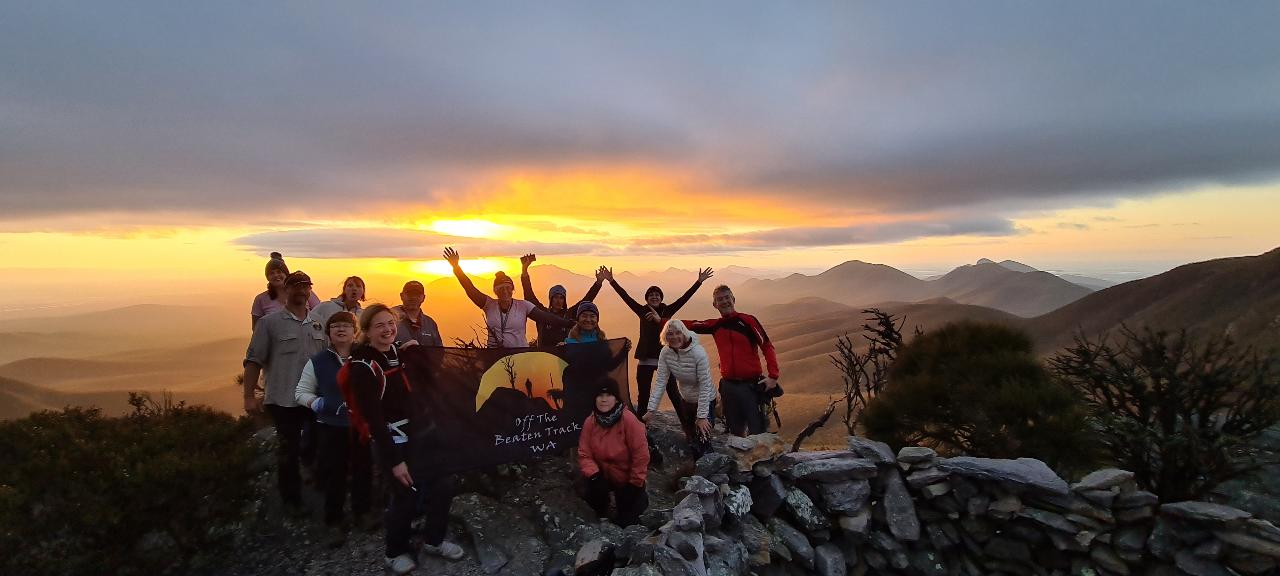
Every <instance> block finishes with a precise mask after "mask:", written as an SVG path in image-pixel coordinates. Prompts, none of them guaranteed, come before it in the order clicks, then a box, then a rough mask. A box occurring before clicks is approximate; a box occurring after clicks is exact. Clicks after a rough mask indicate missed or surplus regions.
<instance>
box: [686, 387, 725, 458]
mask: <svg viewBox="0 0 1280 576" xmlns="http://www.w3.org/2000/svg"><path fill="white" fill-rule="evenodd" d="M676 416H677V417H679V418H680V428H682V429H683V430H684V437H685V439H686V440H688V441H689V447H690V448H691V449H693V457H694V458H695V459H697V458H701V457H702V455H703V454H706V453H707V450H708V449H709V441H710V439H711V437H710V435H707V437H705V438H704V437H702V435H701V434H699V433H698V403H697V402H680V403H679V404H676ZM707 422H710V423H711V425H712V426H715V425H716V401H715V399H712V400H711V405H710V406H709V407H708V408H707Z"/></svg>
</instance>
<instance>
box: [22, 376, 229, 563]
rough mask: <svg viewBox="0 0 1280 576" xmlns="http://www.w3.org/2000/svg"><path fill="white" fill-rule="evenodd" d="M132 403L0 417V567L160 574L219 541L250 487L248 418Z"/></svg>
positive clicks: (165, 403) (143, 400)
mask: <svg viewBox="0 0 1280 576" xmlns="http://www.w3.org/2000/svg"><path fill="white" fill-rule="evenodd" d="M130 404H131V405H132V406H133V412H132V413H131V414H129V415H127V416H123V417H118V418H109V417H104V416H103V415H102V413H101V412H100V411H99V410H98V409H95V408H66V409H64V410H62V411H56V412H55V411H46V412H40V413H36V414H33V415H31V416H29V417H27V418H23V419H21V420H12V421H8V422H3V423H0V455H2V456H3V461H4V466H0V573H5V574H31V575H40V574H152V575H153V574H159V573H162V572H165V571H169V570H173V569H175V568H180V567H181V566H183V565H184V564H185V563H186V562H188V561H189V560H190V559H191V558H193V557H194V556H195V555H196V554H197V553H198V552H201V551H209V550H211V549H212V548H213V547H216V546H217V545H218V544H220V543H221V542H222V541H223V539H224V537H225V536H226V535H227V534H228V533H229V531H230V528H231V526H232V525H233V523H235V522H236V521H237V520H238V519H240V517H241V515H242V513H243V511H244V509H245V506H246V504H247V502H248V501H249V499H250V497H251V495H252V472H251V469H252V466H251V464H252V460H253V457H254V449H253V447H252V445H251V443H250V442H248V439H249V437H250V435H251V433H252V425H251V424H250V422H249V421H248V420H245V419H241V420H236V419H233V418H232V417H230V416H228V415H226V414H224V413H220V412H215V411H214V410H212V409H210V408H207V407H191V406H185V405H182V404H173V403H172V402H171V401H170V400H168V399H167V398H166V399H163V400H161V401H159V402H157V401H153V400H152V399H151V398H150V397H149V396H146V395H137V394H131V395H130Z"/></svg>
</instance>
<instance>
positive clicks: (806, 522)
mask: <svg viewBox="0 0 1280 576" xmlns="http://www.w3.org/2000/svg"><path fill="white" fill-rule="evenodd" d="M782 506H783V509H784V510H786V512H787V514H788V515H789V516H790V517H791V519H792V520H795V525H796V526H797V527H799V528H800V529H801V530H804V531H805V532H810V533H812V532H816V531H818V530H826V529H828V528H830V527H831V521H830V520H827V517H826V515H825V514H823V513H822V510H820V509H819V508H818V507H817V506H816V505H814V503H813V500H811V499H809V496H808V495H807V494H805V493H804V492H803V491H802V490H800V489H798V488H792V489H791V490H788V491H787V496H786V499H785V500H784V501H783V504H782Z"/></svg>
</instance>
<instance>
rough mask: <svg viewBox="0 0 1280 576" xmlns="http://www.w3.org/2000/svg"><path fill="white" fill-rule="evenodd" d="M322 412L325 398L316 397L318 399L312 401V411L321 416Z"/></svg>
mask: <svg viewBox="0 0 1280 576" xmlns="http://www.w3.org/2000/svg"><path fill="white" fill-rule="evenodd" d="M321 410H324V397H322V396H316V399H315V400H312V401H311V411H312V412H315V413H316V414H319V413H320V411H321Z"/></svg>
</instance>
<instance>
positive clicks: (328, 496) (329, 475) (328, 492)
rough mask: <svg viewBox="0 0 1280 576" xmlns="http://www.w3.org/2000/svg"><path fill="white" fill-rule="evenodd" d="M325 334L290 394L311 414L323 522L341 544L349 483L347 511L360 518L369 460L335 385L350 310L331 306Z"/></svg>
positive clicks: (349, 332)
mask: <svg viewBox="0 0 1280 576" xmlns="http://www.w3.org/2000/svg"><path fill="white" fill-rule="evenodd" d="M325 334H326V335H327V336H328V337H329V347H328V348H326V349H324V350H323V351H321V352H320V353H318V354H316V355H315V356H312V357H311V360H309V361H307V365H306V366H305V367H303V369H302V378H301V379H300V380H299V381H298V388H297V391H296V392H294V397H295V399H296V400H297V401H298V405H300V406H305V407H307V408H310V409H311V411H312V412H315V415H316V435H317V437H318V440H319V464H320V469H321V474H320V477H321V478H322V479H323V483H324V486H323V489H324V522H325V524H326V525H327V526H329V527H330V529H331V530H333V532H334V534H333V538H332V540H331V541H330V544H332V545H341V543H342V542H343V541H344V540H345V534H346V532H345V530H344V529H343V514H342V508H343V504H344V502H345V500H346V495H347V490H348V488H350V491H351V513H352V515H353V516H355V517H357V518H360V517H364V516H366V515H368V513H369V493H370V486H371V484H372V464H371V459H370V450H369V446H368V445H367V444H365V443H363V442H360V441H359V440H358V439H357V438H356V437H355V436H354V435H353V432H352V429H351V419H350V416H349V412H350V411H349V410H348V407H347V403H346V400H344V399H343V396H342V390H340V389H339V388H338V371H339V370H341V369H342V366H343V365H344V364H346V363H347V361H348V360H350V359H351V349H352V347H353V346H354V345H355V339H356V317H355V315H354V314H352V313H351V312H347V311H340V312H335V313H334V314H333V315H332V316H330V317H329V319H328V320H327V321H326V322H325ZM348 476H350V482H348Z"/></svg>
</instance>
